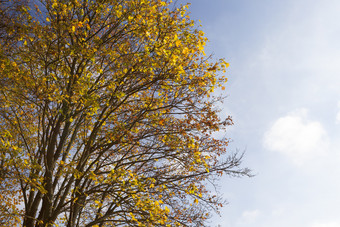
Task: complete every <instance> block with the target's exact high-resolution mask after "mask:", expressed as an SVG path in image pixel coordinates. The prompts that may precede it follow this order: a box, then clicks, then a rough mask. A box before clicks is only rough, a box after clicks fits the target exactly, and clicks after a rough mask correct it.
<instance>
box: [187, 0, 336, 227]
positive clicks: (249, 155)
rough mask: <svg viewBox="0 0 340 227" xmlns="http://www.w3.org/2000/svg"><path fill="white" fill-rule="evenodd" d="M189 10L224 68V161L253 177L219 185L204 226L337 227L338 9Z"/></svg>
mask: <svg viewBox="0 0 340 227" xmlns="http://www.w3.org/2000/svg"><path fill="white" fill-rule="evenodd" d="M190 2H191V6H190V8H189V11H190V12H191V14H190V15H191V17H192V18H193V19H194V20H200V21H201V24H202V30H203V31H204V32H205V34H206V36H207V37H208V39H209V40H210V42H209V43H208V45H207V48H206V52H207V53H212V54H214V57H215V58H216V59H219V58H222V57H224V58H225V59H226V61H227V62H229V63H230V67H229V70H228V72H227V77H228V83H227V84H226V90H225V91H224V92H225V93H226V95H228V97H227V98H226V100H225V102H224V104H223V106H221V108H222V109H223V114H225V115H229V114H230V115H232V117H233V120H234V123H235V125H234V126H232V127H231V128H229V130H228V131H227V134H226V135H227V137H230V138H231V140H232V142H231V143H230V146H229V151H230V152H234V151H236V150H240V151H245V152H246V153H245V157H244V161H243V166H244V167H249V168H250V169H252V170H253V173H254V174H255V175H256V176H255V177H252V178H236V179H235V178H229V177H224V178H222V179H221V181H220V185H221V188H220V191H221V192H222V194H223V195H224V197H225V198H226V199H227V200H228V202H229V204H228V205H226V206H225V207H224V208H223V209H222V210H221V216H220V217H219V216H217V215H215V216H214V218H213V219H212V222H211V226H218V225H219V226H221V227H286V226H289V227H302V226H303V227H340V215H339V212H340V140H339V138H340V13H339V12H340V1H339V0H285V1H279V0H256V1H254V0H191V1H190Z"/></svg>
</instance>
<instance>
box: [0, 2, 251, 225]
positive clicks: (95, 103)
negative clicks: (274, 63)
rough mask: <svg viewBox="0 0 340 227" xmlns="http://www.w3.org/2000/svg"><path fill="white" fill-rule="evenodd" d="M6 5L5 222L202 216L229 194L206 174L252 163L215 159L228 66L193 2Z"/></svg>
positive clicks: (2, 69)
mask: <svg viewBox="0 0 340 227" xmlns="http://www.w3.org/2000/svg"><path fill="white" fill-rule="evenodd" d="M0 4H1V7H0V15H1V19H2V23H0V45H1V48H0V160H1V161H0V182H1V184H0V224H1V225H3V224H7V225H9V224H18V223H21V225H23V226H26V227H31V226H58V225H59V226H69V227H73V226H204V225H205V220H206V218H207V217H208V216H209V212H210V211H211V210H214V209H217V208H218V207H219V206H220V205H221V200H220V198H219V197H218V196H216V195H215V194H214V192H210V191H209V190H208V189H207V188H206V184H207V183H208V182H211V183H213V182H214V179H215V178H216V177H218V176H219V175H221V174H223V173H226V174H232V175H248V174H249V172H248V170H247V169H239V167H238V166H239V164H240V157H238V156H236V155H232V154H229V155H228V154H227V156H226V157H227V158H226V160H220V156H221V155H223V154H225V153H226V146H227V145H228V141H227V140H225V139H216V138H214V137H213V136H212V133H214V132H216V131H218V130H221V129H224V128H225V127H226V126H228V125H230V124H232V121H231V119H230V118H229V117H228V118H226V119H222V120H221V119H220V118H219V117H218V115H217V113H218V111H217V110H216V108H215V106H214V105H215V103H216V101H218V98H214V97H213V96H212V95H211V93H212V92H213V91H214V89H215V88H218V87H222V86H223V84H224V83H225V82H226V78H225V77H224V76H220V74H219V72H221V71H223V72H224V71H225V70H226V68H227V66H228V64H227V63H226V62H225V61H224V60H220V61H218V62H211V61H209V59H208V57H206V55H205V53H204V45H205V42H206V38H205V37H204V33H203V32H202V31H200V30H199V29H198V28H197V26H195V25H194V22H193V21H192V20H191V19H190V18H189V16H188V14H187V12H186V8H187V6H174V5H173V4H172V3H171V2H170V1H167V0H100V1H97V0H70V1H69V0H41V1H27V2H26V1H15V0H14V1H13V0H12V1H11V0H5V1H1V3H0ZM222 89H223V87H222Z"/></svg>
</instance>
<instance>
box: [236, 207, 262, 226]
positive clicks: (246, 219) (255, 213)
mask: <svg viewBox="0 0 340 227" xmlns="http://www.w3.org/2000/svg"><path fill="white" fill-rule="evenodd" d="M260 214H261V212H260V211H259V210H257V209H256V210H246V211H244V212H243V213H242V216H241V218H240V220H239V221H238V224H240V225H244V224H251V223H254V222H255V221H256V219H257V218H258V217H259V216H260Z"/></svg>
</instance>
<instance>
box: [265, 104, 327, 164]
mask: <svg viewBox="0 0 340 227" xmlns="http://www.w3.org/2000/svg"><path fill="white" fill-rule="evenodd" d="M264 146H265V148H267V149H269V150H272V151H277V152H280V153H282V154H284V155H286V156H288V157H289V158H290V159H292V160H293V161H294V162H295V163H296V164H298V165H301V164H304V162H306V161H308V160H310V158H313V157H316V156H319V155H320V154H321V153H322V152H324V151H325V150H326V149H327V148H328V147H329V139H328V136H327V133H326V131H325V129H324V128H323V126H322V124H321V123H320V122H318V121H312V120H309V119H308V115H307V110H306V109H300V110H297V111H294V112H292V113H290V114H288V115H287V116H284V117H281V118H279V119H278V120H276V121H275V122H274V124H273V125H272V127H271V128H270V129H269V130H268V131H267V132H266V133H265V135H264Z"/></svg>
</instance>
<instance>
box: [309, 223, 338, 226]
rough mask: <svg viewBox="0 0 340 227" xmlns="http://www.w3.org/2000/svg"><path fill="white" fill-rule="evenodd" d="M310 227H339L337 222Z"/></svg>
mask: <svg viewBox="0 0 340 227" xmlns="http://www.w3.org/2000/svg"><path fill="white" fill-rule="evenodd" d="M312 227H340V223H338V222H318V223H315V224H313V225H312Z"/></svg>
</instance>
